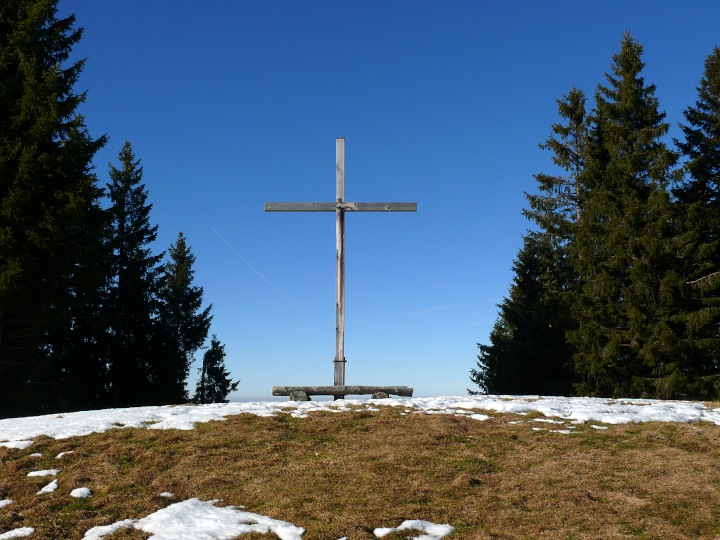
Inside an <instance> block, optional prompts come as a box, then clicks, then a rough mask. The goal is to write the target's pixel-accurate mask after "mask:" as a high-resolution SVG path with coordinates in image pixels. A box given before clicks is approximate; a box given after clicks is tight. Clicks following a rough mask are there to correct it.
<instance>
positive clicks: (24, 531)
mask: <svg viewBox="0 0 720 540" xmlns="http://www.w3.org/2000/svg"><path fill="white" fill-rule="evenodd" d="M34 532H35V529H33V528H32V527H21V528H19V529H13V530H12V531H8V532H6V533H3V534H0V540H10V539H11V538H25V537H26V536H30V535H31V534H32V533H34Z"/></svg>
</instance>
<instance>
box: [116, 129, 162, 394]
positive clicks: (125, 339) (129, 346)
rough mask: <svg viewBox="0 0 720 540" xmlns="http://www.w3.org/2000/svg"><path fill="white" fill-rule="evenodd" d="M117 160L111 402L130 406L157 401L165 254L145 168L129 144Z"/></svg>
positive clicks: (124, 147)
mask: <svg viewBox="0 0 720 540" xmlns="http://www.w3.org/2000/svg"><path fill="white" fill-rule="evenodd" d="M118 159H119V161H120V168H119V169H118V168H115V167H114V166H113V165H110V180H111V182H110V183H109V184H108V195H109V198H110V203H111V204H110V208H109V213H110V216H111V219H112V239H111V246H112V248H113V253H112V281H111V287H110V293H109V297H110V298H109V301H108V306H107V309H108V311H107V319H108V321H109V329H110V330H109V332H110V336H109V346H108V353H107V354H108V365H109V377H110V403H111V404H112V405H114V406H131V405H142V404H147V403H152V402H154V401H155V399H154V392H155V391H156V386H155V383H156V372H155V361H156V359H157V355H161V352H160V351H161V342H160V339H159V335H160V333H159V331H158V321H157V316H158V312H159V309H160V299H159V295H160V288H161V279H160V278H161V272H162V267H161V264H160V263H161V260H162V254H161V255H153V254H152V250H151V248H150V244H151V243H152V242H153V241H154V240H155V239H156V237H157V226H153V225H151V224H150V211H151V210H152V205H151V204H148V202H147V198H148V193H147V190H146V189H145V185H144V184H142V175H143V169H142V167H141V166H140V160H139V159H138V160H136V159H135V155H134V154H133V151H132V147H131V145H130V143H129V142H126V143H125V144H124V146H123V148H122V150H121V151H120V153H119V156H118Z"/></svg>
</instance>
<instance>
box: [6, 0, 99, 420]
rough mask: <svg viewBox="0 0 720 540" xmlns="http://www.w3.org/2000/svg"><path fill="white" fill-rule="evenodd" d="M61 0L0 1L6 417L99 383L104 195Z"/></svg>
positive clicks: (59, 405) (69, 21)
mask: <svg viewBox="0 0 720 540" xmlns="http://www.w3.org/2000/svg"><path fill="white" fill-rule="evenodd" d="M56 4H57V1H56V0H5V1H4V2H2V3H0V415H10V414H30V413H37V412H42V411H52V410H59V409H64V408H78V407H83V406H85V403H84V398H83V397H82V396H78V395H76V394H75V395H73V394H74V393H75V390H76V386H74V382H77V381H78V380H80V381H82V382H83V384H88V385H89V387H88V393H87V395H95V394H97V392H98V386H97V385H102V384H103V383H102V380H101V378H100V380H96V379H95V378H94V377H93V376H92V375H91V376H89V377H86V376H85V375H84V374H85V373H86V371H87V370H97V369H99V362H98V361H97V360H98V358H99V355H97V354H96V351H92V352H91V349H93V347H94V344H93V343H92V341H93V338H92V336H91V332H89V331H88V330H87V329H88V328H89V327H90V326H91V325H92V324H93V321H92V319H93V318H94V317H95V316H96V312H95V310H94V308H93V307H92V306H96V305H97V302H96V300H97V298H96V293H97V292H98V290H100V289H101V288H102V282H103V279H104V276H103V270H102V261H103V245H102V230H103V225H102V212H101V211H100V208H99V204H98V201H99V197H100V195H101V193H100V191H99V190H98V188H97V180H96V177H95V175H94V174H93V172H92V166H91V160H92V158H93V156H94V155H95V153H96V152H97V151H98V150H99V149H100V148H101V147H102V146H103V145H104V144H105V138H104V137H100V138H97V139H94V138H92V137H91V136H90V135H89V134H88V131H87V129H86V127H85V123H84V119H83V117H82V116H81V115H80V114H78V112H77V109H78V106H79V105H80V104H81V103H82V102H83V101H84V99H85V94H82V93H80V94H78V93H75V92H74V90H73V87H74V85H75V83H76V82H77V80H78V77H79V75H80V73H81V71H82V68H83V64H84V62H83V61H77V62H74V63H73V62H69V58H70V52H71V50H72V47H73V46H74V45H75V44H76V43H77V42H78V41H79V40H80V38H81V35H82V30H81V29H75V28H73V26H74V24H75V18H74V16H69V17H67V18H64V19H58V18H57V17H56V14H57V9H56Z"/></svg>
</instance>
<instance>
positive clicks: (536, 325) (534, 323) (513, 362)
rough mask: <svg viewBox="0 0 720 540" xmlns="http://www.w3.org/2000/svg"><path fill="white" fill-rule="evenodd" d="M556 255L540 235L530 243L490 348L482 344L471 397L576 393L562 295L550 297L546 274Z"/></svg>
mask: <svg viewBox="0 0 720 540" xmlns="http://www.w3.org/2000/svg"><path fill="white" fill-rule="evenodd" d="M551 258H552V253H549V252H548V251H547V244H546V243H542V242H539V241H538V238H537V237H536V236H534V235H527V236H525V238H524V242H523V247H522V249H521V250H520V253H519V254H518V258H517V260H516V261H515V264H514V266H513V271H514V273H515V277H514V278H513V284H512V286H511V287H510V292H509V295H508V297H507V298H505V299H504V300H503V302H502V304H500V305H499V306H498V307H499V308H500V314H499V316H498V319H497V321H496V322H495V325H494V326H493V329H492V331H491V333H490V344H489V345H479V350H480V354H479V355H478V363H477V369H472V370H471V371H470V380H471V382H472V383H474V384H476V385H477V386H478V388H479V390H469V393H471V394H477V393H483V394H515V395H519V394H539V395H568V394H569V393H570V392H571V391H572V370H571V369H570V366H569V365H568V362H569V360H570V357H571V354H570V348H569V346H568V345H567V344H566V343H565V328H566V327H567V322H566V321H564V320H562V317H563V316H564V312H563V310H562V309H561V308H562V306H560V305H559V302H560V301H561V300H560V299H559V298H558V296H556V295H552V294H548V293H547V290H546V283H544V282H543V279H542V275H543V273H544V272H545V271H546V264H547V261H548V260H550V259H551Z"/></svg>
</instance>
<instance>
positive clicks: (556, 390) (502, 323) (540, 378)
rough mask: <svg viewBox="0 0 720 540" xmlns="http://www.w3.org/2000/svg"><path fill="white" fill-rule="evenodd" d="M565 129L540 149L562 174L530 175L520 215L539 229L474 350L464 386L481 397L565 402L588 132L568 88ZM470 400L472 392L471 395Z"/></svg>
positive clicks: (576, 95) (557, 127)
mask: <svg viewBox="0 0 720 540" xmlns="http://www.w3.org/2000/svg"><path fill="white" fill-rule="evenodd" d="M557 104H558V112H559V114H560V117H561V118H562V119H563V120H564V123H562V124H560V123H555V124H553V125H552V135H551V136H550V137H549V138H548V140H547V141H546V142H545V143H544V144H541V145H540V148H542V149H544V150H550V151H551V152H552V153H553V157H552V160H553V163H554V164H555V165H556V166H558V167H560V168H561V169H562V170H563V171H564V172H565V173H567V174H566V175H555V176H552V175H548V174H537V175H535V179H536V180H537V182H538V187H539V190H540V194H534V195H529V194H526V196H527V198H528V202H529V204H530V209H527V210H524V212H523V214H524V215H525V217H527V218H528V219H529V220H531V221H534V222H535V224H536V225H537V226H538V228H537V229H536V230H534V231H531V232H529V233H528V234H527V235H526V237H525V238H524V243H523V248H522V249H521V251H520V253H519V255H518V259H517V260H516V262H515V265H514V267H513V270H514V271H515V278H514V282H513V285H512V287H511V289H510V294H509V297H507V298H505V299H504V300H503V303H502V304H500V306H499V308H500V315H499V317H498V320H497V322H496V323H495V326H494V327H493V330H492V332H491V334H490V345H479V348H480V355H479V356H478V369H473V370H471V372H470V379H471V381H472V382H473V383H475V384H477V385H478V386H479V387H480V389H481V391H484V392H490V393H508V394H543V395H570V394H571V393H572V392H573V382H574V378H573V372H572V369H571V358H572V354H573V349H572V347H570V346H569V345H568V344H567V341H566V337H565V335H566V333H567V332H568V331H569V330H570V329H572V328H573V321H572V317H571V315H570V308H569V305H568V302H567V291H568V290H569V288H570V285H571V283H572V282H573V281H574V280H573V273H572V265H571V263H570V259H569V257H570V249H569V246H570V242H571V241H572V237H573V228H574V223H575V221H576V219H577V215H578V208H579V207H578V192H579V187H578V181H579V175H580V172H581V171H582V167H583V162H582V159H583V158H582V155H583V152H584V146H585V139H586V137H587V125H586V119H585V96H584V94H583V93H582V91H580V90H578V89H576V88H574V89H572V90H571V91H570V93H569V94H568V95H567V96H563V98H562V99H560V100H558V101H557ZM470 392H471V393H474V392H475V391H473V390H470Z"/></svg>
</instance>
